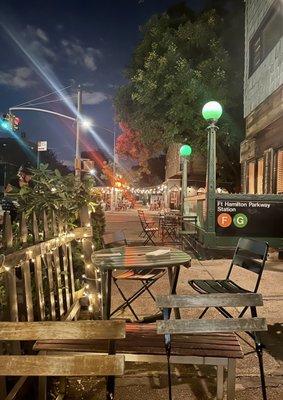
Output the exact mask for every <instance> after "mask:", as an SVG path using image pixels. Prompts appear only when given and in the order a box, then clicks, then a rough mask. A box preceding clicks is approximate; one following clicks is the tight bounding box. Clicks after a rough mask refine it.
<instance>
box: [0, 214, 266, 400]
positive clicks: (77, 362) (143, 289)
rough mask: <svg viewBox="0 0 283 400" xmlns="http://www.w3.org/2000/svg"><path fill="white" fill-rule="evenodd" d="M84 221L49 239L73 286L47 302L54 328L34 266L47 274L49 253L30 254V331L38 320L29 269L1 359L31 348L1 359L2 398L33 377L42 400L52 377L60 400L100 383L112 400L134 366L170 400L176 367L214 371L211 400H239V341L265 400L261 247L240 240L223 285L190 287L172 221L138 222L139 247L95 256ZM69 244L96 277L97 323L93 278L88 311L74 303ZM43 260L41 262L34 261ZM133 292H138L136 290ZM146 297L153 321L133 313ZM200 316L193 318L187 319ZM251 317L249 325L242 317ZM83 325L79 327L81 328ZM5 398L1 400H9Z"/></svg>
mask: <svg viewBox="0 0 283 400" xmlns="http://www.w3.org/2000/svg"><path fill="white" fill-rule="evenodd" d="M83 218H84V219H83V220H82V221H83V226H85V228H83V227H82V228H77V231H75V232H74V233H72V234H70V233H69V234H67V233H66V234H64V235H63V236H62V234H61V237H60V239H59V241H58V240H57V239H56V240H57V241H56V240H55V241H54V240H53V239H52V240H53V242H54V243H53V242H52V243H51V245H52V246H51V247H52V248H53V250H52V252H55V258H54V260H56V259H58V260H59V259H60V260H61V261H62V263H63V264H62V265H63V266H64V268H65V271H66V273H67V274H66V275H65V277H67V276H69V277H70V281H69V280H68V279H67V280H66V281H65V282H66V284H67V285H70V286H68V287H69V291H68V292H66V290H63V291H62V290H61V291H60V290H59V291H54V292H53V294H52V296H54V297H53V298H52V299H51V300H52V302H51V303H50V304H51V306H52V304H53V306H52V309H51V310H50V311H51V313H53V314H54V315H53V314H52V321H50V320H49V321H48V320H47V315H46V314H45V311H46V307H45V306H46V304H45V301H47V300H46V297H45V295H43V291H44V287H43V286H41V284H40V280H39V271H40V264H39V262H40V260H42V261H43V262H46V263H47V266H48V268H49V270H50V271H51V267H52V262H53V261H52V257H53V256H51V253H52V252H51V253H50V251H49V245H46V247H44V246H42V245H41V246H39V245H36V246H35V247H34V248H33V250H32V251H33V252H34V257H35V264H34V265H35V270H36V275H35V278H36V279H37V280H36V290H39V293H38V299H39V303H38V306H39V308H40V313H41V314H40V317H39V321H40V322H34V321H35V314H34V313H33V310H32V304H31V286H30V280H31V279H32V278H33V272H32V270H29V265H30V264H27V263H25V265H23V271H24V274H25V275H24V276H25V280H24V295H25V298H26V305H27V310H26V313H27V320H22V321H23V322H18V321H19V315H20V313H21V312H22V311H23V310H22V309H21V308H20V309H16V308H15V307H16V306H15V305H14V308H13V313H14V314H13V316H14V320H10V321H7V322H1V329H0V340H1V341H2V342H3V343H4V347H3V349H6V348H9V345H8V342H9V343H14V344H15V349H16V348H17V346H19V343H20V341H22V343H26V342H31V343H32V348H33V354H30V353H29V352H27V353H26V354H25V355H23V354H21V353H23V351H24V352H26V351H27V350H26V349H28V348H30V347H29V346H25V347H24V348H22V350H20V352H19V351H15V352H14V353H13V352H11V353H10V352H6V350H4V354H5V355H2V356H0V357H1V371H0V374H1V378H0V388H2V389H1V390H3V393H4V388H5V393H6V394H7V395H8V392H6V390H7V386H5V385H6V382H5V380H4V378H3V377H9V376H19V377H20V378H19V381H17V383H16V385H15V386H14V389H12V390H14V391H15V390H16V391H17V390H20V389H19V388H20V387H21V385H23V384H24V382H25V381H26V380H27V378H28V376H31V375H33V376H38V377H39V378H38V379H39V381H38V382H39V385H38V398H39V399H47V397H46V396H47V388H48V381H47V377H51V376H58V377H60V387H59V392H58V393H57V397H56V399H57V400H59V399H62V398H63V397H64V395H65V393H66V378H67V377H70V376H89V377H95V376H97V377H106V380H105V391H106V392H105V393H106V394H105V396H106V399H108V400H110V399H114V398H115V377H117V376H118V377H122V378H123V376H125V374H127V368H129V366H130V365H132V364H133V363H134V364H135V365H137V364H139V363H143V364H144V363H146V364H148V365H151V364H156V363H159V364H161V365H164V366H165V368H166V370H167V395H168V399H169V400H171V399H174V398H175V397H174V385H173V381H172V368H173V367H174V365H185V366H186V365H204V366H212V367H213V368H215V375H214V389H213V390H214V394H215V397H216V398H217V399H224V396H226V398H227V400H232V399H235V379H236V363H237V360H240V359H242V358H243V357H244V353H243V349H242V344H241V340H240V339H239V337H238V336H237V335H236V333H235V332H237V333H239V332H241V333H242V335H246V336H247V338H248V339H249V340H252V342H253V343H254V347H255V353H256V355H257V359H258V366H257V368H258V370H259V375H260V380H261V387H262V398H263V399H264V400H265V399H267V394H266V384H265V373H264V362H263V351H262V350H263V346H262V343H261V339H260V332H262V331H266V330H267V326H266V321H265V319H264V318H261V317H260V307H261V306H262V305H263V299H262V295H261V294H260V293H258V287H259V284H260V280H261V277H262V273H263V269H264V266H265V262H266V259H267V252H268V244H267V243H264V242H260V241H255V240H250V239H243V238H242V239H240V240H239V243H238V246H237V247H236V249H235V253H234V257H233V260H232V262H231V265H230V268H229V272H228V275H227V276H223V279H222V280H202V281H201V280H192V279H191V275H190V268H191V261H192V254H190V253H188V252H187V251H184V250H182V246H181V243H180V241H178V236H175V233H176V235H177V233H178V230H179V229H180V227H181V224H182V220H181V219H180V217H179V216H178V215H172V214H171V215H160V216H158V218H157V219H155V220H154V219H152V218H151V219H149V218H148V216H147V215H145V214H144V213H143V212H139V221H140V224H141V228H142V230H141V244H140V245H136V244H131V243H129V242H128V238H127V237H126V235H125V232H123V231H115V232H111V233H107V234H105V235H104V236H103V243H104V247H103V249H101V250H98V251H94V250H93V249H91V247H89V244H90V243H91V236H90V235H91V233H90V231H89V230H88V229H87V224H88V223H87V215H86V214H85V216H84V217H83ZM72 235H74V236H72ZM74 237H76V238H79V239H80V240H84V241H85V242H84V246H83V249H84V251H85V253H84V260H85V262H86V263H91V264H89V265H93V266H94V267H95V270H96V271H98V272H99V276H100V278H99V282H100V293H99V296H98V299H99V313H100V315H99V316H97V315H96V316H95V315H93V314H92V308H91V307H92V304H93V303H92V301H93V298H94V296H95V295H96V294H95V290H94V289H95V288H94V286H93V281H94V275H87V276H85V281H86V287H85V292H86V293H85V294H87V295H88V299H89V301H90V306H89V308H88V309H86V308H85V299H86V298H84V299H80V298H79V297H77V298H76V297H75V294H74V281H73V279H74V277H73V272H72V263H71V259H70V257H71V246H72V241H73V238H74ZM54 246H55V247H54ZM56 246H58V249H59V250H58V252H57V250H56ZM40 252H43V254H42V255H40ZM56 254H57V255H56ZM30 256H31V257H32V255H30ZM58 257H59V258H58ZM5 262H6V265H12V264H11V263H12V257H10V258H9V257H8V258H7V259H6V261H5ZM32 262H33V261H32ZM60 265H61V264H60V263H58V264H57V266H56V268H57V272H59V270H60ZM6 268H7V267H6ZM9 268H10V267H9ZM11 268H12V267H11ZM236 268H242V269H246V270H249V271H250V272H252V273H253V274H254V275H255V286H254V288H253V289H250V288H246V287H244V286H242V285H240V284H239V283H238V282H237V281H235V280H233V279H232V273H233V271H234V269H236ZM88 270H89V268H88ZM11 271H13V270H10V269H9V275H8V277H9V282H10V283H9V284H10V289H11V291H14V292H11V296H10V300H11V301H16V302H17V303H18V299H17V296H18V295H19V293H18V291H17V288H16V286H15V281H13V279H14V278H13V277H14V275H11ZM183 271H186V276H187V278H188V280H187V282H186V286H185V287H186V288H187V289H186V291H185V293H184V291H183V292H182V294H179V292H178V284H179V278H180V274H181V272H182V273H183ZM30 274H32V275H30ZM31 276H32V278H31ZM183 276H184V275H183ZM57 277H58V275H57ZM48 279H49V283H48V285H49V286H50V285H51V284H52V282H51V281H50V279H51V280H52V279H53V278H52V276H51V275H50V274H49V275H48ZM13 282H14V283H13ZM131 282H134V283H135V286H134V289H133V286H131ZM183 284H184V282H183ZM127 285H129V286H128V287H127ZM183 287H184V286H183ZM114 289H115V290H114ZM192 289H193V292H192ZM87 292H88V293H87ZM114 292H115V299H114V298H113V293H114ZM57 296H59V297H58V298H57ZM146 296H147V301H148V299H150V301H151V306H150V307H149V308H150V309H152V307H154V308H155V310H156V311H155V312H154V313H149V312H146V314H143V315H140V313H139V307H136V306H137V305H138V304H139V303H142V302H144V301H145V297H146ZM57 303H58V304H59V305H60V310H61V309H62V312H61V311H60V319H61V321H59V322H58V321H56V322H55V319H56V316H55V312H56V310H55V304H57ZM231 307H232V308H235V307H237V309H239V308H240V312H239V314H237V313H235V312H232V313H231V312H230V311H228V310H230V309H231ZM227 308H228V310H227ZM197 309H199V314H198V317H196V314H195V313H194V314H191V312H190V310H195V311H196V310H197ZM209 309H215V310H217V315H216V316H215V314H213V317H212V318H211V316H206V317H207V318H204V316H205V314H206V312H207V311H208V310H209ZM248 312H249V314H250V316H247V314H248ZM82 316H83V320H79V321H78V319H81V318H82ZM93 317H94V320H93ZM11 341H12V342H11ZM6 343H7V347H6ZM5 379H6V378H5ZM17 385H18V386H17ZM17 387H18V388H17ZM8 396H9V395H8ZM2 398H3V399H4V398H6V395H5V396H2ZM8 398H9V397H7V399H8ZM1 400H2V399H1Z"/></svg>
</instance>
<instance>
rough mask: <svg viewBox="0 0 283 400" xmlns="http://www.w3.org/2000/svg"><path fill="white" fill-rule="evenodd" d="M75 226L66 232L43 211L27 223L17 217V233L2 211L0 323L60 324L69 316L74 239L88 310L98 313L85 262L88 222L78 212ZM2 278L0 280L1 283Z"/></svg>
mask: <svg viewBox="0 0 283 400" xmlns="http://www.w3.org/2000/svg"><path fill="white" fill-rule="evenodd" d="M80 225H81V226H80V227H78V228H75V229H69V228H68V227H67V226H66V225H64V224H63V223H62V222H61V221H60V219H59V218H58V216H57V215H56V213H55V212H50V211H47V210H43V211H42V213H41V215H40V216H39V215H35V213H33V215H32V216H31V218H30V219H29V220H27V218H26V217H25V215H24V214H22V215H21V217H20V223H19V226H18V232H17V233H15V232H13V230H12V224H11V219H10V215H9V213H5V215H4V221H3V231H2V248H1V249H0V254H1V253H2V255H1V262H0V277H1V278H2V281H3V282H4V285H5V288H6V293H7V308H6V309H7V310H8V312H7V313H5V314H3V313H2V316H1V319H5V320H10V321H13V322H18V321H37V320H38V321H43V320H52V321H55V320H62V319H65V318H66V315H67V314H68V313H70V312H74V310H73V308H74V303H75V279H74V265H73V251H74V243H75V242H74V241H75V240H77V241H79V242H81V249H82V250H81V258H82V261H83V262H84V267H85V272H84V279H85V282H86V285H85V287H86V289H85V290H86V291H87V292H88V294H89V298H90V302H91V303H90V310H92V311H93V312H96V313H97V312H99V308H100V307H99V303H100V300H99V297H100V295H99V285H98V280H99V279H98V276H97V274H98V272H97V270H96V269H95V267H94V265H93V264H92V261H91V253H92V251H93V243H92V227H91V218H90V215H89V212H88V209H87V207H84V208H83V209H82V210H81V211H80ZM3 278H4V279H3Z"/></svg>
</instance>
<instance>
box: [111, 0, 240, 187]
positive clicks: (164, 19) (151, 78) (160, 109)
mask: <svg viewBox="0 0 283 400" xmlns="http://www.w3.org/2000/svg"><path fill="white" fill-rule="evenodd" d="M223 24H224V22H223V20H221V18H220V17H219V16H218V15H217V13H216V12H215V10H209V11H207V12H203V13H202V14H200V15H195V14H193V13H192V12H191V11H190V10H189V9H188V8H187V7H186V6H185V5H184V4H181V5H179V6H178V7H175V8H174V7H173V8H171V9H170V10H169V11H168V12H167V13H164V14H162V15H160V16H153V17H152V18H151V19H150V20H149V22H148V23H147V24H146V25H145V27H144V28H143V30H142V32H143V39H142V41H141V42H140V43H139V44H138V46H137V47H136V49H135V51H134V54H133V58H132V62H131V65H130V67H129V68H128V70H127V77H128V79H129V83H128V84H127V85H125V86H123V87H121V88H120V89H119V90H118V92H117V94H116V98H115V106H116V113H117V117H118V120H119V121H123V123H125V124H126V125H127V126H128V128H129V129H130V130H132V131H134V132H139V135H140V140H141V141H142V142H143V143H144V144H145V145H146V146H151V145H154V144H155V143H160V144H162V147H163V148H164V150H166V148H167V146H168V145H169V144H170V143H173V142H178V143H185V142H188V143H189V144H190V145H191V146H192V147H193V148H194V154H196V155H197V154H198V153H202V154H203V153H206V140H207V135H206V131H205V128H206V123H205V121H204V120H203V118H202V116H201V108H202V106H203V105H204V104H205V103H206V102H207V101H209V100H212V99H214V100H217V101H219V102H220V103H221V104H222V105H223V107H224V114H223V117H222V119H221V123H220V124H219V126H220V130H219V133H218V136H217V137H218V139H217V141H218V156H219V159H218V167H219V176H220V179H221V180H224V181H227V180H228V181H234V182H235V181H236V180H237V179H238V178H239V175H240V174H239V164H238V158H239V157H238V151H239V143H240V141H241V140H242V137H243V130H242V127H241V124H239V122H238V121H237V120H236V119H235V116H236V115H237V113H236V112H235V99H238V98H239V93H241V91H242V88H241V84H240V85H239V84H238V88H237V87H236V85H235V84H233V85H231V83H232V82H233V79H234V76H235V75H236V71H235V69H234V67H233V62H232V59H231V55H230V54H229V52H228V50H227V46H226V47H225V46H224V42H223V40H222V39H221V34H222V33H223ZM231 88H232V89H233V90H231ZM236 107H237V106H236ZM150 156H152V154H150Z"/></svg>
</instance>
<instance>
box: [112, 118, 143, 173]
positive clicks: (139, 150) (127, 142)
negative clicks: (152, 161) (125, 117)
mask: <svg viewBox="0 0 283 400" xmlns="http://www.w3.org/2000/svg"><path fill="white" fill-rule="evenodd" d="M120 128H121V131H122V134H121V135H119V136H118V138H117V140H116V151H117V154H118V155H119V156H120V157H128V158H131V159H132V160H135V161H138V163H139V166H140V167H141V169H142V172H143V173H146V174H147V173H149V169H148V163H147V161H148V159H149V156H150V151H149V150H148V148H147V147H146V146H145V145H144V143H142V141H141V139H140V134H139V132H135V131H133V130H131V129H129V127H128V126H127V125H126V124H125V123H123V122H121V123H120Z"/></svg>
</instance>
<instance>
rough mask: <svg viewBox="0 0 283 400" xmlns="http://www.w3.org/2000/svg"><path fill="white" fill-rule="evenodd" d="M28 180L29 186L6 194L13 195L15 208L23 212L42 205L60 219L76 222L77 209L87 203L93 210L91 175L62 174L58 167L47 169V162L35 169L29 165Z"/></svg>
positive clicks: (96, 195)
mask: <svg viewBox="0 0 283 400" xmlns="http://www.w3.org/2000/svg"><path fill="white" fill-rule="evenodd" d="M31 174H32V180H31V184H30V185H29V186H23V187H22V188H21V189H20V190H19V191H14V192H12V193H11V195H10V196H12V197H14V198H16V200H17V202H18V203H19V206H20V207H19V210H20V211H24V212H25V214H26V215H27V216H29V215H30V214H32V212H33V211H35V212H36V213H37V214H39V213H40V212H41V211H42V210H43V209H47V210H54V211H56V214H57V215H58V217H59V218H60V220H61V221H62V222H63V223H67V224H68V225H69V226H72V225H76V221H77V220H78V216H79V210H80V209H81V208H82V207H83V206H84V205H88V207H89V208H90V209H91V211H93V212H94V211H95V209H96V206H97V205H98V201H99V193H98V191H97V190H96V189H95V187H94V183H93V179H91V178H89V179H85V180H84V181H79V180H78V179H76V178H75V176H74V175H73V174H68V175H65V176H62V175H61V173H60V172H59V171H58V170H55V171H51V170H50V169H48V165H47V164H46V165H44V164H41V165H40V168H39V169H31Z"/></svg>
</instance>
